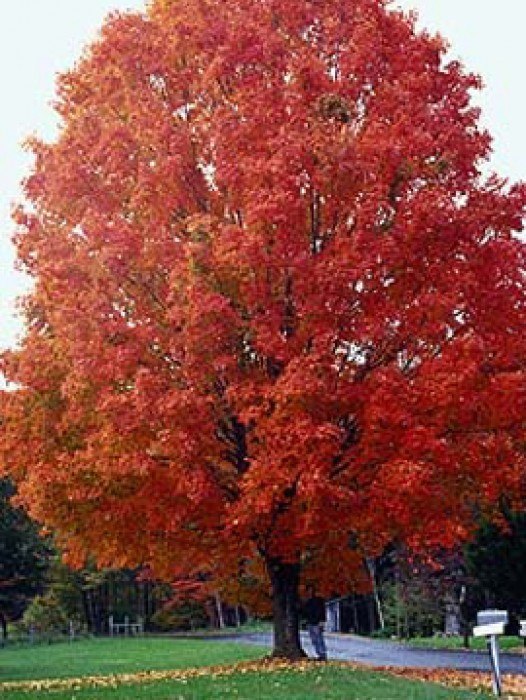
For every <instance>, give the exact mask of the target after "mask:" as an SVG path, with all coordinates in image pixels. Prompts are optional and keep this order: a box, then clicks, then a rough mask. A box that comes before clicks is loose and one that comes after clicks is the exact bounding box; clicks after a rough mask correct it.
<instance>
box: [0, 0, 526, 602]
mask: <svg viewBox="0 0 526 700" xmlns="http://www.w3.org/2000/svg"><path fill="white" fill-rule="evenodd" d="M479 85H480V83H479V80H478V79H477V78H476V77H474V76H472V75H469V74H467V73H466V72H465V71H464V70H463V68H462V66H461V65H459V64H458V63H457V62H450V63H447V62H446V58H445V49H444V44H443V42H442V41H441V40H440V39H439V38H437V37H430V36H429V35H427V34H420V33H417V32H416V30H415V27H414V21H413V19H408V18H407V17H404V16H403V15H402V14H401V13H398V12H393V11H391V10H389V9H388V8H387V5H386V3H384V2H382V1H381V0H353V2H348V3H341V2H339V1H337V0H324V1H323V2H318V1H317V0H285V1H283V0H280V1H279V2H278V0H258V1H256V0H224V1H222V2H217V0H188V1H186V2H180V1H177V2H176V1H175V0H174V1H171V0H164V1H162V0H154V1H153V2H151V4H150V6H149V9H148V11H147V12H146V13H145V14H123V15H121V14H115V15H113V16H112V17H111V18H109V19H108V21H107V22H106V24H105V25H104V27H103V29H102V32H101V35H100V38H99V39H98V41H96V42H95V43H94V44H93V46H91V47H90V48H89V50H87V51H86V53H85V54H84V56H83V57H82V59H81V61H80V62H79V64H78V65H77V67H76V68H75V69H74V70H72V71H71V72H70V73H68V74H66V75H63V76H62V77H61V78H60V80H59V84H58V96H57V104H56V107H57V110H58V112H59V114H60V116H61V118H62V130H61V132H60V135H59V137H58V139H57V140H56V142H54V143H52V144H45V143H42V142H40V141H38V140H33V141H32V142H31V144H30V145H31V148H32V149H33V152H34V154H35V159H36V160H35V167H34V171H33V172H32V174H31V175H30V177H28V179H27V181H26V185H25V188H26V195H27V200H28V204H27V205H26V206H24V207H23V208H20V209H19V210H18V212H17V214H16V218H17V222H18V233H17V237H16V240H17V245H18V251H19V259H20V262H21V264H22V265H23V266H24V268H25V269H26V270H27V271H28V272H29V273H30V274H31V275H32V276H33V278H34V280H35V288H34V291H33V293H32V294H31V295H30V296H29V297H28V298H27V299H26V301H25V313H26V317H27V333H26V336H25V338H24V340H23V343H22V345H21V347H20V349H18V350H14V351H13V352H11V353H7V354H6V355H5V356H4V359H3V369H4V372H5V374H6V376H7V377H8V378H9V379H10V380H11V381H12V382H15V383H16V386H17V389H16V391H12V392H9V393H4V395H3V397H2V407H1V412H2V432H1V435H0V449H1V462H2V467H3V469H4V470H6V471H8V472H9V473H11V474H13V475H15V476H16V477H17V478H18V481H19V482H20V493H21V498H22V499H23V501H24V503H25V504H26V505H27V506H28V507H29V509H30V511H31V513H32V514H33V515H34V516H35V517H36V518H38V519H39V520H41V521H42V522H44V523H46V524H47V525H48V526H49V527H51V528H53V529H54V530H56V531H57V532H58V533H59V538H60V543H61V545H62V546H63V547H64V548H65V550H66V551H67V552H68V554H69V556H70V558H71V559H73V560H76V561H78V562H80V561H82V560H83V558H84V557H85V556H86V555H87V554H94V555H95V556H96V557H97V558H98V560H99V561H100V563H101V564H112V565H119V564H122V565H124V564H127V565H131V564H137V563H143V564H147V565H149V566H151V567H153V568H154V569H155V570H156V571H158V572H160V573H161V574H163V575H170V571H171V570H172V569H173V567H174V566H175V565H177V566H178V567H180V566H181V564H184V565H185V566H186V567H187V569H188V573H189V574H192V573H196V572H205V573H206V574H207V575H209V576H213V577H215V578H216V580H217V579H218V578H221V577H222V578H223V579H228V578H230V579H232V578H234V579H235V580H236V581H239V580H243V577H246V578H247V580H249V581H250V582H253V580H254V579H257V578H258V576H259V574H256V573H254V571H257V570H258V567H259V568H262V569H264V568H265V567H266V568H267V569H268V567H269V565H271V564H272V562H274V563H275V562H281V563H284V564H287V563H289V564H293V565H295V566H297V567H299V568H301V567H303V570H304V572H305V578H308V579H309V580H310V581H316V582H317V583H318V585H319V587H320V589H321V590H322V591H325V592H326V593H328V592H330V591H337V590H345V589H346V588H347V587H349V586H353V585H356V583H357V581H358V582H360V577H361V578H362V579H363V576H364V573H363V571H362V565H361V561H362V556H363V555H364V553H366V554H367V555H369V556H373V555H374V554H376V553H378V552H380V551H381V549H382V547H383V546H384V545H385V544H386V543H387V542H389V541H392V540H394V539H399V540H404V541H408V542H409V543H410V544H411V545H412V546H414V547H415V548H424V547H426V546H430V545H433V544H440V545H444V546H448V545H451V544H453V543H454V542H456V541H458V540H459V539H460V538H462V537H465V536H466V533H467V532H468V531H469V527H470V523H471V520H472V517H473V514H474V513H475V512H476V510H477V509H480V508H486V507H490V506H491V504H492V503H494V502H496V501H497V500H498V499H499V498H500V497H501V496H502V495H503V494H506V496H507V497H508V498H510V499H516V501H517V503H520V500H521V499H524V495H525V461H524V442H525V434H524V425H525V423H524V416H525V413H526V392H525V383H524V356H525V350H526V348H525V339H524V320H525V286H524V262H525V260H524V257H525V256H524V252H525V251H524V244H523V243H522V242H521V241H520V240H519V239H518V238H517V237H516V235H515V233H516V232H517V231H520V230H521V227H522V217H523V214H524V206H525V203H526V189H525V188H524V186H522V185H514V186H508V185H507V184H506V183H504V182H502V181H501V180H499V179H498V178H497V177H496V176H492V177H486V176H484V175H483V174H482V173H483V168H484V167H485V161H486V159H487V156H488V153H489V149H490V139H489V136H488V135H487V134H486V133H485V132H483V131H482V130H481V129H480V127H479V126H478V122H477V119H478V112H477V110H476V109H475V108H474V107H473V106H472V104H471V101H470V92H471V91H472V90H474V89H476V88H478V87H479ZM351 540H352V542H353V545H354V547H353V548H351V547H350V546H349V542H350V541H351ZM258 561H259V563H258ZM247 569H249V570H248V571H247ZM362 583H363V582H362ZM295 586H296V583H294V585H293V587H295ZM274 592H275V591H274Z"/></svg>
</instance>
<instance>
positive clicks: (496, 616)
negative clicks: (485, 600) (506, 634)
mask: <svg viewBox="0 0 526 700" xmlns="http://www.w3.org/2000/svg"><path fill="white" fill-rule="evenodd" d="M496 622H502V624H504V625H507V624H508V611H507V610H480V612H478V613H477V625H491V624H493V623H496Z"/></svg>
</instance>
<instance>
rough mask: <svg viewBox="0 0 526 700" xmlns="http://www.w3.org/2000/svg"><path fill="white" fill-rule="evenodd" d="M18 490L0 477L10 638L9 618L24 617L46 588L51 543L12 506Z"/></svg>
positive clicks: (1, 563) (2, 582)
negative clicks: (23, 614) (28, 606)
mask: <svg viewBox="0 0 526 700" xmlns="http://www.w3.org/2000/svg"><path fill="white" fill-rule="evenodd" d="M14 493H15V489H14V487H13V485H12V484H11V482H10V481H9V480H8V479H0V625H1V628H2V637H3V639H6V638H7V631H8V628H7V622H8V620H16V619H18V618H19V617H21V615H22V613H23V612H24V609H25V607H26V606H27V604H28V602H29V601H30V600H31V598H33V596H35V595H36V594H37V593H39V592H41V591H42V588H43V585H44V581H45V574H46V570H47V568H48V566H49V562H50V557H51V546H50V544H49V543H48V542H47V541H46V540H44V539H43V538H42V537H41V536H40V535H39V531H38V526H37V524H36V523H34V522H33V521H32V520H30V519H29V518H28V516H27V515H26V513H25V512H24V511H23V510H22V509H20V508H17V507H16V506H14V505H12V503H11V500H10V499H11V498H12V497H13V495H14Z"/></svg>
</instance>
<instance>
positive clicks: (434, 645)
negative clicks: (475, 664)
mask: <svg viewBox="0 0 526 700" xmlns="http://www.w3.org/2000/svg"><path fill="white" fill-rule="evenodd" d="M405 643H406V644H408V645H409V646H412V647H418V648H420V649H464V646H463V639H462V637H414V638H413V639H408V640H405ZM499 647H500V648H501V649H502V650H503V651H506V650H510V649H513V650H517V651H519V650H521V649H523V648H524V647H523V641H522V639H520V638H519V637H499ZM469 648H470V649H477V650H479V651H482V650H486V648H487V647H486V639H485V638H484V637H470V640H469Z"/></svg>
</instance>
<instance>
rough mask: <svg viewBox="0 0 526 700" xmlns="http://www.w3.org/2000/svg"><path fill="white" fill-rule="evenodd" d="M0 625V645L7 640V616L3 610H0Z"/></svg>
mask: <svg viewBox="0 0 526 700" xmlns="http://www.w3.org/2000/svg"><path fill="white" fill-rule="evenodd" d="M0 627H1V629H2V640H1V641H2V646H4V644H5V642H6V640H7V618H6V616H5V615H4V613H3V612H0Z"/></svg>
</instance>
